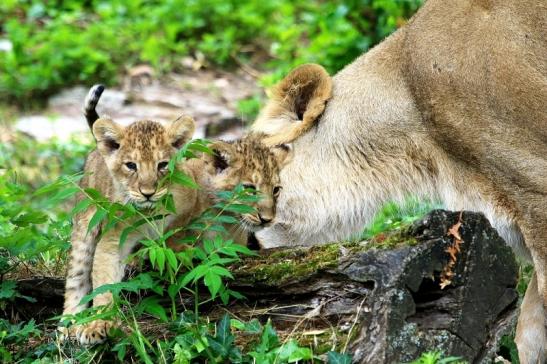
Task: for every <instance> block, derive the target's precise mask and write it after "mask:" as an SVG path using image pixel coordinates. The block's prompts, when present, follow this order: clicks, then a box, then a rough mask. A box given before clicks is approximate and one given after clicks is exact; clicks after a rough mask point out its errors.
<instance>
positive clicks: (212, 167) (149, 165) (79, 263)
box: [61, 86, 292, 344]
mask: <svg viewBox="0 0 547 364" xmlns="http://www.w3.org/2000/svg"><path fill="white" fill-rule="evenodd" d="M102 92H103V88H102V87H101V86H95V87H93V88H92V89H91V90H90V92H89V94H88V97H87V98H86V102H85V108H84V112H85V115H86V119H87V121H88V123H89V126H90V127H91V128H92V131H93V135H94V136H95V139H96V141H97V149H96V150H94V151H92V152H91V153H90V154H89V156H88V158H87V160H86V163H85V168H84V171H85V172H86V173H88V174H86V175H85V176H84V178H83V179H82V181H81V183H80V185H81V187H82V188H87V187H92V188H94V189H97V190H99V191H100V192H102V194H103V195H105V196H106V197H107V198H108V199H109V200H111V201H113V202H119V203H131V204H133V205H134V206H136V207H137V208H139V209H141V210H142V214H144V215H146V214H147V213H150V212H151V209H153V208H155V207H157V206H156V205H157V204H158V201H160V200H161V198H162V197H163V196H164V195H165V194H167V193H169V192H170V193H171V194H172V195H173V200H174V203H175V207H176V212H177V213H176V214H171V215H169V216H167V217H166V218H165V219H164V221H158V225H163V226H169V227H172V228H177V227H183V226H185V225H186V224H187V223H188V222H189V221H190V220H191V219H193V218H196V217H198V216H199V215H200V214H201V213H203V212H204V211H205V209H207V208H209V207H211V206H212V205H213V203H214V202H215V200H214V192H218V191H223V190H230V189H233V188H234V187H235V186H236V185H237V184H239V183H243V184H244V185H245V187H247V188H249V189H254V190H256V191H257V192H260V193H261V195H262V196H261V197H262V198H261V199H259V200H258V201H257V202H255V203H254V204H253V205H254V207H255V208H256V213H246V214H243V215H242V216H241V226H242V228H244V229H246V230H247V231H256V230H257V229H259V228H261V227H262V226H265V225H267V224H268V223H269V222H270V221H271V220H272V219H273V217H274V215H275V200H276V198H277V197H278V195H279V193H280V191H281V186H280V185H279V183H278V182H279V169H280V168H281V166H283V164H284V163H286V162H287V161H289V159H290V156H291V155H292V152H291V150H290V149H289V148H287V147H286V146H285V145H280V146H274V147H267V146H266V145H265V144H264V143H262V136H261V135H249V136H247V137H244V138H242V139H241V140H237V141H234V142H231V143H229V142H223V141H216V142H214V143H212V144H211V146H210V148H211V150H212V151H213V154H212V155H210V154H206V153H205V154H203V156H202V157H201V158H197V159H191V160H188V161H185V162H182V163H180V164H179V165H177V167H176V168H178V169H179V170H182V171H183V172H185V173H186V174H187V175H188V176H189V177H191V178H192V179H193V180H194V181H195V182H196V183H197V184H198V185H199V186H200V188H199V189H192V188H188V187H183V186H180V185H178V184H172V185H168V184H165V185H161V184H160V180H162V178H163V177H164V176H165V175H166V173H167V166H168V162H169V160H170V158H171V157H173V155H174V154H175V153H176V152H177V150H178V149H179V148H181V147H182V146H183V145H184V144H185V143H186V142H187V141H189V140H190V138H191V136H192V134H193V132H194V121H193V120H192V119H191V118H190V117H180V118H178V119H177V120H175V121H174V122H172V123H169V124H167V125H162V124H160V123H158V122H155V121H150V120H143V121H136V122H133V123H131V124H129V125H128V126H122V125H119V124H118V123H116V122H115V121H113V120H111V119H109V118H106V117H103V118H99V119H97V118H98V117H99V116H98V115H97V113H96V112H95V106H96V104H97V102H98V100H99V98H100V96H101V93H102ZM82 197H83V196H79V198H80V199H81V198H82ZM95 212H96V208H95V207H94V206H91V207H89V208H87V209H86V210H85V211H83V212H81V213H79V214H77V215H76V216H75V217H74V221H73V222H74V227H73V231H72V236H71V242H72V249H71V252H70V258H69V265H68V270H67V277H66V289H65V302H64V310H63V314H75V313H78V312H80V311H82V310H83V309H84V308H85V306H83V305H81V304H80V301H81V300H82V298H83V297H84V296H85V295H86V294H88V293H89V291H90V290H91V288H92V287H93V288H97V287H99V286H102V285H104V284H109V283H116V282H119V281H121V279H122V278H123V273H124V267H125V260H126V258H127V257H128V255H129V253H130V252H131V250H132V249H133V248H134V247H135V245H136V244H137V243H138V241H139V240H141V239H142V238H143V237H145V236H146V237H152V238H153V237H155V236H156V235H157V233H156V229H154V228H153V227H149V226H147V225H143V226H141V227H140V228H139V229H137V231H134V232H132V233H130V234H129V236H128V238H127V240H126V241H125V243H124V244H123V246H121V245H120V244H119V241H120V236H121V234H122V232H123V230H124V229H125V228H126V227H127V226H129V225H130V224H131V223H133V222H134V221H136V220H139V219H140V218H141V217H140V216H139V217H138V218H135V219H134V220H129V221H124V223H119V224H118V225H117V226H115V227H114V228H112V229H110V230H108V231H106V232H104V233H103V234H101V229H102V228H103V225H104V224H100V225H98V226H96V227H95V228H93V229H92V230H91V231H88V226H89V222H90V220H91V219H92V217H93V216H94V214H95ZM157 212H158V211H156V212H155V213H154V214H156V213H157ZM164 212H166V211H164ZM111 301H112V296H111V294H110V293H106V294H101V295H98V296H96V297H95V299H94V300H93V305H94V306H101V305H107V304H109V303H111ZM112 324H113V323H112V321H104V320H96V321H93V322H91V323H90V324H88V325H85V326H73V327H72V328H71V329H70V330H64V329H63V330H61V331H62V332H63V334H64V335H65V336H66V335H67V334H68V335H69V336H76V337H77V339H78V340H79V341H80V343H82V344H94V343H98V342H101V341H103V340H104V339H105V338H106V335H107V333H108V330H109V328H110V327H111V326H112Z"/></svg>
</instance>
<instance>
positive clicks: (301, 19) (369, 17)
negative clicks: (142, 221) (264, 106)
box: [0, 0, 525, 364]
mask: <svg viewBox="0 0 547 364" xmlns="http://www.w3.org/2000/svg"><path fill="white" fill-rule="evenodd" d="M421 3H422V0H346V1H340V0H337V1H320V0H202V1H200V0H165V1H161V0H42V1H38V0H2V1H1V2H0V127H2V126H3V125H4V126H5V125H6V124H9V123H10V120H11V119H12V118H13V116H14V115H16V114H17V112H18V111H19V110H22V109H25V108H27V107H29V106H32V107H39V105H40V104H41V102H42V101H44V100H45V99H46V98H47V97H49V96H51V95H52V94H53V93H55V92H56V91H58V90H60V89H62V88H64V87H67V86H70V85H74V84H85V85H90V84H93V83H96V82H102V83H105V84H108V85H117V84H119V82H120V80H121V78H122V76H123V75H124V74H125V73H126V72H127V70H128V69H129V68H131V67H132V66H133V65H137V64H143V63H145V64H149V65H151V66H152V67H153V68H154V69H155V70H156V71H157V72H158V73H159V74H160V75H161V74H163V73H167V72H179V71H181V70H182V66H181V60H182V58H183V57H186V56H190V57H193V58H195V59H198V60H200V62H202V63H203V64H204V65H205V66H206V67H209V68H222V69H226V70H232V69H235V68H237V67H241V66H242V65H246V66H249V67H252V68H254V69H258V70H260V71H261V74H262V77H261V78H260V79H259V82H260V83H261V85H263V86H268V85H271V84H273V83H274V82H275V81H277V80H278V79H280V78H281V77H282V76H283V75H285V74H286V73H287V72H288V71H289V70H290V69H291V68H293V67H294V66H295V65H298V64H301V63H305V62H317V63H320V64H322V65H323V66H325V67H326V68H327V69H328V70H329V71H330V72H332V73H334V72H336V71H338V70H339V69H341V68H342V67H343V66H345V65H346V64H348V63H350V62H351V61H352V60H353V59H355V58H356V57H357V56H358V55H360V54H361V53H362V52H364V51H366V50H367V49H369V48H370V47H372V46H374V45H375V44H377V43H378V42H379V41H381V40H382V39H383V38H384V37H385V36H387V35H389V34H390V33H391V32H393V31H394V30H395V29H396V28H397V27H399V26H401V25H403V24H404V23H405V22H406V21H407V19H408V18H409V17H410V16H411V15H412V14H413V12H414V11H416V9H417V8H418V7H419V6H420V5H421ZM259 103H260V99H258V98H251V99H250V100H248V102H243V103H242V104H241V108H242V110H241V111H242V112H244V113H245V114H249V115H251V116H252V115H253V114H254V113H256V110H258V108H259ZM2 140H3V142H2V143H1V144H0V310H2V315H1V316H2V318H1V319H0V360H1V361H2V362H3V363H10V362H36V363H38V362H40V363H49V362H73V361H74V360H77V361H81V362H90V361H101V360H106V359H108V360H114V361H115V360H118V361H119V360H137V361H144V362H153V363H156V362H176V363H189V362H203V361H205V360H207V361H208V362H211V363H212V362H253V360H254V361H255V362H257V363H274V362H276V363H284V362H297V361H300V362H302V361H308V362H311V361H315V362H319V361H320V360H322V361H328V362H330V363H348V362H349V357H348V356H347V355H345V354H343V353H339V352H336V351H333V352H330V353H328V354H326V353H314V352H313V351H312V350H311V349H310V348H308V347H300V346H299V344H298V342H297V341H295V340H292V339H290V338H289V339H288V340H280V338H279V337H278V336H277V334H276V331H275V328H273V327H271V325H270V324H269V323H259V322H254V321H251V322H240V321H238V320H235V319H233V318H230V317H228V316H226V317H223V318H221V319H220V320H218V322H216V323H215V322H212V321H211V320H210V319H209V318H207V317H203V316H201V315H200V312H199V306H200V303H201V302H203V301H202V300H204V301H208V300H212V299H217V298H220V299H221V300H222V301H226V300H230V299H234V298H238V295H237V292H231V291H230V290H229V284H227V282H228V281H229V278H230V273H229V271H228V270H227V267H228V263H232V262H234V261H237V260H238V259H239V255H240V254H249V252H247V251H237V248H233V247H231V246H230V243H229V241H227V240H222V239H221V240H219V241H216V242H211V244H212V245H210V246H209V247H208V248H204V250H203V251H202V252H201V253H199V252H198V253H197V254H198V256H197V257H193V258H188V257H187V256H178V255H177V256H175V259H172V257H171V253H169V252H168V250H167V249H166V247H165V245H164V242H162V241H161V239H159V240H155V241H152V240H151V241H149V242H148V243H147V244H145V247H144V249H148V250H147V252H148V254H147V256H148V257H149V258H148V263H147V264H149V265H151V269H150V273H148V274H147V275H141V276H138V277H136V278H135V279H134V280H131V281H129V282H127V283H125V284H123V285H118V286H115V287H109V288H110V289H111V290H113V291H115V292H116V294H115V296H116V305H115V307H114V308H113V309H112V311H110V312H109V314H110V315H116V316H117V317H120V318H122V319H123V320H124V321H125V322H126V324H127V325H128V326H129V327H130V328H131V334H130V335H122V334H121V333H120V334H119V336H118V338H117V339H116V340H115V341H114V343H113V344H109V345H105V346H101V347H99V348H95V349H94V350H88V349H85V348H77V347H74V346H66V345H62V344H60V342H59V341H58V340H57V338H56V335H55V332H54V331H52V330H51V328H52V327H54V326H55V325H56V323H57V320H56V319H54V320H52V321H50V322H35V321H34V320H28V318H26V320H25V318H21V317H17V316H14V315H12V312H11V311H10V310H8V308H9V307H10V304H12V303H13V302H14V301H15V300H21V299H23V300H33V299H34V298H33V297H22V295H21V294H20V293H19V292H18V290H17V283H16V281H17V279H19V278H21V277H28V276H35V275H44V274H45V275H49V276H60V275H63V273H64V269H65V263H66V252H67V250H68V248H69V236H70V230H71V205H70V204H69V203H67V201H69V200H70V197H71V196H72V195H73V194H74V193H76V192H77V191H78V190H77V188H76V185H75V181H76V180H77V173H78V172H79V171H80V170H81V167H82V165H83V160H84V158H85V155H86V154H87V153H88V151H89V150H90V148H91V147H92V146H91V145H89V144H86V143H82V142H81V141H78V140H71V141H69V142H62V143H61V142H58V141H55V140H51V141H48V142H46V143H38V142H37V141H35V140H33V139H32V138H30V137H27V136H25V135H22V134H17V133H15V134H13V135H12V136H11V137H9V138H5V139H2ZM242 194H243V195H242ZM93 196H94V197H91V196H90V198H89V204H103V205H102V206H103V208H104V209H105V211H110V209H113V208H114V209H115V208H117V207H112V206H111V205H108V204H107V203H106V202H104V201H103V200H101V198H100V196H98V195H93ZM224 197H226V202H225V203H226V206H232V205H234V204H236V205H239V204H240V203H241V201H240V199H243V202H242V203H244V202H245V194H244V191H241V190H239V191H232V192H231V194H228V195H225V196H224ZM431 206H432V205H430V204H426V205H424V204H422V203H417V202H416V201H409V204H406V205H405V206H397V205H394V204H389V205H388V206H386V208H385V209H384V210H383V211H382V213H381V214H380V215H379V217H378V218H377V219H376V220H375V221H374V223H373V224H372V225H371V226H369V227H368V228H367V229H366V230H365V231H364V233H363V236H364V237H370V236H373V235H375V234H377V233H379V232H382V231H384V230H385V229H393V228H398V227H399V226H400V225H401V224H402V223H405V222H408V221H410V220H412V219H414V218H416V217H419V216H420V215H421V214H423V213H425V211H427V209H428V208H429V207H431ZM240 208H241V207H240ZM111 215H115V214H111ZM102 218H103V219H107V218H108V214H105V215H104V216H102ZM205 218H206V219H209V220H208V221H209V224H208V225H206V226H207V228H211V226H214V224H215V222H214V216H213V217H211V216H208V217H207V216H206V217H205ZM211 219H213V220H211ZM211 221H212V222H211ZM165 233H167V232H165ZM219 249H223V252H224V253H222V254H219V253H218V250H219ZM234 249H236V250H234ZM151 251H154V252H155V253H153V254H152V255H153V256H154V258H153V259H152V258H151V254H150V252H151ZM141 255H142V254H141ZM168 256H169V257H168ZM158 257H160V258H158ZM217 258H218V259H220V260H218V259H217ZM215 259H216V260H215ZM142 260H144V261H146V260H147V259H142ZM211 261H213V263H211ZM208 264H209V265H208ZM210 264H212V265H213V266H215V267H217V268H216V272H217V274H216V275H208V276H207V277H206V275H200V274H198V273H199V272H197V273H196V272H195V270H194V269H196V268H198V267H202V266H208V267H210ZM181 267H184V268H186V269H187V270H188V271H189V272H194V275H193V276H190V278H187V277H188V275H181V276H180V277H181V278H180V279H183V280H185V281H184V282H181V281H180V279H178V278H176V275H174V273H175V272H176V271H178V270H179V269H180V268H181ZM182 283H184V284H182ZM199 284H204V285H205V286H206V287H207V289H208V294H209V297H208V298H199V300H197V301H196V302H197V303H196V306H197V307H198V309H191V310H189V311H184V310H181V309H180V308H179V307H173V306H171V305H169V304H167V306H168V307H169V308H168V309H166V308H165V307H166V306H165V305H160V304H159V303H160V302H161V303H163V304H164V303H165V300H167V301H169V300H170V299H169V298H171V301H172V298H173V294H174V293H175V292H179V291H181V290H182V291H184V290H186V291H188V290H189V291H190V293H191V292H193V291H192V290H197V287H198V285H199ZM173 285H174V286H173ZM170 287H175V288H170ZM524 288H525V287H521V289H524ZM143 290H146V291H148V292H150V291H152V292H153V293H152V294H151V295H150V296H149V297H151V298H150V299H147V300H144V301H141V303H139V304H138V305H134V304H131V303H130V301H129V298H128V297H130V295H131V294H138V293H139V292H141V291H143ZM96 314H97V312H92V311H90V312H87V313H85V314H83V315H82V316H81V317H78V318H76V319H77V320H80V322H84V321H85V320H87V319H88V318H89V317H91V316H93V315H96ZM144 316H146V317H149V318H150V317H152V320H153V321H154V322H158V323H165V322H167V321H170V322H172V323H173V325H171V326H169V327H168V329H167V332H168V333H169V335H167V336H164V337H163V338H162V339H158V338H157V337H153V336H150V335H149V333H147V332H145V331H143V328H142V327H141V326H140V321H139V320H140V318H142V317H144ZM148 322H150V320H148ZM234 335H247V336H249V335H250V336H251V337H253V338H254V339H253V340H252V341H251V342H252V344H251V345H250V346H249V347H247V348H244V349H243V350H242V347H241V346H240V345H239V346H238V345H236V344H235V337H234ZM510 342H511V341H510V340H508V343H510ZM507 350H508V351H510V350H513V351H514V348H510V344H508V349H507ZM319 354H324V355H323V356H321V357H319ZM512 354H514V353H512ZM70 358H74V359H70ZM420 360H422V361H417V362H416V363H431V364H433V363H440V362H441V360H443V359H441V355H440V354H439V353H429V354H427V355H424V357H423V358H421V359H420ZM445 360H446V361H444V362H446V363H447V362H454V361H455V360H456V359H453V358H448V359H445Z"/></svg>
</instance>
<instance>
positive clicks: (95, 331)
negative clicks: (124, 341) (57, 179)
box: [77, 320, 114, 345]
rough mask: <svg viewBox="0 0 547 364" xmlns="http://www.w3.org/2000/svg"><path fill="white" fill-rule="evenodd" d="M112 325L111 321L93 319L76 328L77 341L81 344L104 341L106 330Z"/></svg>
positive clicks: (106, 334)
mask: <svg viewBox="0 0 547 364" xmlns="http://www.w3.org/2000/svg"><path fill="white" fill-rule="evenodd" d="M113 327H114V322H113V321H106V320H95V321H93V322H90V323H88V324H86V325H83V326H82V327H80V329H79V330H78V335H77V336H78V341H79V342H80V344H82V345H94V344H100V343H102V342H105V341H106V338H107V337H108V332H109V331H110V329H111V328H113Z"/></svg>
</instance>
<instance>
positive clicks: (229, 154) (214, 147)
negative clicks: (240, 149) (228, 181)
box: [202, 140, 237, 173]
mask: <svg viewBox="0 0 547 364" xmlns="http://www.w3.org/2000/svg"><path fill="white" fill-rule="evenodd" d="M209 149H211V151H212V154H209V153H204V154H203V157H202V158H203V159H204V160H205V161H206V162H207V163H209V164H210V165H211V166H212V167H213V168H214V170H215V172H216V173H220V172H222V171H224V170H225V169H227V168H228V167H231V166H234V164H235V163H236V162H237V161H236V158H235V148H234V146H233V144H231V143H228V142H224V141H222V140H217V141H215V142H213V143H211V144H210V145H209Z"/></svg>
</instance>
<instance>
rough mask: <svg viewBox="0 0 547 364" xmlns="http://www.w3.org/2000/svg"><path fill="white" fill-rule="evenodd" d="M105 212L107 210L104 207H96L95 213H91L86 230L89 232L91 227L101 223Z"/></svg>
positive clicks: (106, 212)
mask: <svg viewBox="0 0 547 364" xmlns="http://www.w3.org/2000/svg"><path fill="white" fill-rule="evenodd" d="M107 214H108V211H106V210H104V209H101V208H98V209H97V211H95V214H94V215H93V217H92V218H91V220H89V225H88V226H87V231H88V232H89V231H91V230H93V228H94V227H95V226H97V225H98V224H100V223H101V221H103V220H104V218H105V217H106V215H107Z"/></svg>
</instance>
